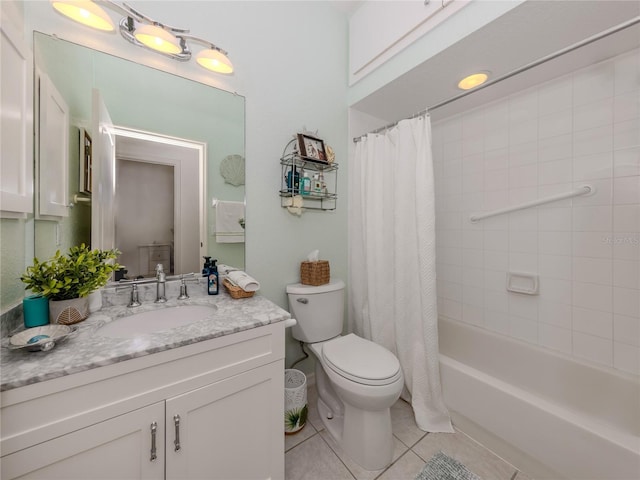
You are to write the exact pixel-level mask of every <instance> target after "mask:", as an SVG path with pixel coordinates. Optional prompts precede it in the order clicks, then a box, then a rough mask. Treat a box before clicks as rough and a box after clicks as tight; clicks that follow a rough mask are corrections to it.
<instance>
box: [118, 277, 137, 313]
mask: <svg viewBox="0 0 640 480" xmlns="http://www.w3.org/2000/svg"><path fill="white" fill-rule="evenodd" d="M123 288H131V300H129V305H127V307H139V306H140V305H141V303H140V300H139V299H138V282H135V281H131V282H126V283H124V284H122V285H119V286H118V287H116V290H122V289H123Z"/></svg>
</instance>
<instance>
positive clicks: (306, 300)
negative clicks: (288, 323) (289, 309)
mask: <svg viewBox="0 0 640 480" xmlns="http://www.w3.org/2000/svg"><path fill="white" fill-rule="evenodd" d="M296 302H300V303H304V304H305V305H306V304H307V303H309V300H308V299H307V298H298V299H296Z"/></svg>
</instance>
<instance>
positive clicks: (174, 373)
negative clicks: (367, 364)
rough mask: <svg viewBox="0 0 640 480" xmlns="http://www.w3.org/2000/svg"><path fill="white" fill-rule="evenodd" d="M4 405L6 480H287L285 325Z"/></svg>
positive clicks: (117, 368)
mask: <svg viewBox="0 0 640 480" xmlns="http://www.w3.org/2000/svg"><path fill="white" fill-rule="evenodd" d="M47 384H48V385H47ZM1 400H2V410H1V411H2V426H3V428H2V441H1V445H0V446H1V448H2V453H3V457H2V458H1V459H0V460H1V469H2V472H1V478H3V479H5V480H9V479H14V478H29V479H32V478H33V479H54V478H59V479H63V478H64V479H84V480H88V479H110V480H115V479H127V480H129V479H134V478H145V479H156V478H157V479H163V478H166V479H190V478H191V479H203V478H207V479H233V478H238V479H246V478H276V479H277V478H284V438H283V437H284V436H283V426H282V421H283V420H282V418H283V404H284V325H283V323H276V324H272V325H267V326H264V327H258V328H254V329H251V330H247V331H244V332H239V333H234V334H232V335H226V336H223V337H220V338H217V339H213V340H208V341H204V342H200V343H196V344H192V345H187V346H184V347H180V348H176V349H173V350H168V351H164V352H160V353H156V354H153V355H148V356H145V357H140V358H136V359H132V360H128V361H124V362H120V363H118V364H114V365H109V366H106V367H100V368H97V369H93V370H91V371H86V372H81V373H78V374H74V375H69V376H67V377H62V378H59V379H54V380H50V381H46V382H41V383H39V384H35V385H30V386H26V387H21V388H17V389H13V390H9V391H7V392H3V393H2V399H1ZM29 413H31V416H30V415H29ZM18 419H20V420H22V421H18ZM154 443H155V456H156V458H155V459H153V458H152V456H153V452H152V450H153V445H154Z"/></svg>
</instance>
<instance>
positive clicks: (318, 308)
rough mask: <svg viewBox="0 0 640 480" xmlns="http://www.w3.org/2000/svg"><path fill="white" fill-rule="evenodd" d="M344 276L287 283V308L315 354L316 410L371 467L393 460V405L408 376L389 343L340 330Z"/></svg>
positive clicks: (329, 428)
mask: <svg viewBox="0 0 640 480" xmlns="http://www.w3.org/2000/svg"><path fill="white" fill-rule="evenodd" d="M344 287H345V285H344V282H343V281H342V280H334V281H332V282H330V283H328V284H326V285H320V286H318V287H314V286H310V285H302V284H301V283H297V284H294V285H289V286H287V294H288V296H289V310H290V312H291V314H292V316H293V318H295V319H296V320H297V321H298V323H297V324H296V325H295V326H294V327H293V328H292V334H293V337H294V338H295V339H297V340H300V341H302V342H305V343H307V344H308V346H309V348H310V350H311V351H312V352H313V354H314V355H315V357H316V386H317V389H318V410H319V412H320V416H321V418H322V422H323V423H324V425H325V428H326V429H327V431H328V432H329V433H330V434H331V435H332V436H333V438H334V439H335V440H336V442H337V443H338V444H339V445H340V446H341V447H342V449H343V450H344V452H345V453H346V454H347V455H349V456H350V457H351V458H352V459H353V460H355V461H356V462H357V463H358V464H360V465H361V466H362V467H364V468H365V469H367V470H379V469H381V468H384V467H386V466H387V465H389V464H390V463H391V459H392V455H393V436H392V433H391V414H390V411H389V407H391V405H393V404H394V403H395V401H396V400H398V398H399V397H400V393H401V392H402V387H403V385H404V379H403V376H402V370H401V369H400V363H399V362H398V359H397V358H396V357H395V355H393V354H392V353H391V352H390V351H389V350H387V349H386V348H384V347H382V346H380V345H377V344H375V343H373V342H371V341H369V340H365V339H363V338H360V337H358V336H356V335H354V334H349V335H345V336H341V333H342V323H343V317H344Z"/></svg>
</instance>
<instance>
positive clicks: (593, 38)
mask: <svg viewBox="0 0 640 480" xmlns="http://www.w3.org/2000/svg"><path fill="white" fill-rule="evenodd" d="M637 23H640V16H637V17H634V18H632V19H630V20H627V21H626V22H622V23H620V24H618V25H616V26H614V27H611V28H609V29H607V30H604V31H602V32H600V33H597V34H595V35H592V36H591V37H588V38H585V39H584V40H581V41H579V42H577V43H574V44H573V45H569V46H568V47H565V48H563V49H561V50H558V51H557V52H554V53H551V54H549V55H547V56H545V57H542V58H539V59H538V60H535V61H533V62H531V63H528V64H526V65H524V66H522V67H519V68H516V69H515V70H512V71H510V72H508V73H506V74H504V75H502V76H501V77H498V78H495V79H493V80H491V81H489V82H487V83H485V84H483V85H480V86H478V87H476V88H474V89H472V90H468V91H466V92H463V93H459V94H458V95H455V96H453V97H451V98H449V99H447V100H444V101H442V102H439V103H436V104H435V105H431V106H430V107H427V108H425V109H424V110H421V111H420V112H418V113H415V114H413V115H411V116H409V117H407V118H404V119H402V120H409V119H412V118H417V117H421V116H423V115H428V114H429V112H430V111H431V110H435V109H436V108H440V107H444V106H445V105H449V104H450V103H453V102H455V101H456V100H459V99H461V98H463V97H466V96H467V95H471V94H472V93H475V92H478V91H480V90H483V89H485V88H487V87H491V86H493V85H495V84H496V83H500V82H502V81H504V80H507V79H509V78H511V77H514V76H515V75H518V74H520V73H523V72H526V71H527V70H531V69H532V68H535V67H537V66H539V65H542V64H543V63H546V62H548V61H550V60H554V59H556V58H558V57H561V56H562V55H565V54H567V53H570V52H573V51H574V50H577V49H579V48H581V47H584V46H586V45H589V44H591V43H593V42H597V41H598V40H602V39H603V38H606V37H608V36H610V35H613V34H614V33H618V32H620V31H621V30H624V29H626V28H629V27H632V26H634V25H635V24H637ZM402 120H398V121H397V122H393V123H390V124H388V125H385V126H384V127H380V128H376V129H375V130H372V131H371V132H369V133H379V132H382V131H384V130H388V129H390V128H393V127H395V126H396V125H397V124H398V123H400V122H401V121H402ZM369 133H365V134H364V135H360V136H359V137H354V138H353V143H358V142H359V141H360V140H361V139H362V138H364V137H366V136H367V135H369Z"/></svg>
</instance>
